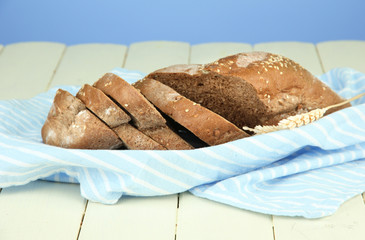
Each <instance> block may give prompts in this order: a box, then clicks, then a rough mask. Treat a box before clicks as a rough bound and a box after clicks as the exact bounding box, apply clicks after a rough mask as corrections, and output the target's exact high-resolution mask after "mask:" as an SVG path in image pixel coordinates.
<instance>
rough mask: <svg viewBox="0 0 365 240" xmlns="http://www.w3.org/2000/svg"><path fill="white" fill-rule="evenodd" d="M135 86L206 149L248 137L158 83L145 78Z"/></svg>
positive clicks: (222, 119) (212, 113) (220, 118)
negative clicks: (198, 139)
mask: <svg viewBox="0 0 365 240" xmlns="http://www.w3.org/2000/svg"><path fill="white" fill-rule="evenodd" d="M134 86H135V87H136V88H138V89H139V90H140V91H141V93H142V94H143V95H144V96H145V97H146V98H147V99H148V100H150V101H151V102H152V103H153V104H154V105H155V106H156V107H157V108H159V109H160V110H161V111H162V112H164V113H165V114H167V115H168V116H170V117H171V118H172V119H174V120H175V121H176V122H178V123H179V124H181V125H182V126H184V127H185V128H187V129H188V130H190V131H191V132H192V133H193V134H195V135H196V136H197V137H198V138H200V139H201V140H202V141H204V142H206V143H207V144H209V145H217V144H222V143H226V142H229V141H233V140H237V139H240V138H244V137H248V136H249V135H247V134H246V133H245V132H243V131H242V130H240V129H239V128H237V127H236V126H235V125H234V124H232V123H230V122H228V121H227V120H226V119H224V118H222V117H221V116H219V115H217V114H215V113H214V112H212V111H210V110H208V109H206V108H204V107H202V106H200V105H199V104H197V103H195V102H192V101H190V100H189V99H187V98H185V97H183V96H181V95H180V94H179V93H177V92H176V91H175V90H173V89H172V88H170V87H168V86H167V85H164V84H162V83H161V82H158V81H155V80H153V79H150V78H145V79H143V80H141V81H138V82H136V83H135V84H134Z"/></svg>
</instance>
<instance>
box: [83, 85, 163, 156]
mask: <svg viewBox="0 0 365 240" xmlns="http://www.w3.org/2000/svg"><path fill="white" fill-rule="evenodd" d="M76 97H77V98H79V99H80V100H81V101H83V102H84V104H85V105H86V107H87V108H88V109H90V110H91V111H92V112H93V113H94V114H95V115H96V116H97V117H99V118H100V119H101V120H103V121H104V122H105V123H106V124H107V125H108V126H109V127H110V128H111V129H112V130H114V131H115V133H116V134H117V135H118V136H119V138H120V139H121V140H122V141H123V143H124V145H125V147H127V148H128V149H134V150H147V149H150V150H153V149H159V150H164V149H166V148H165V147H163V146H162V145H161V144H159V143H157V142H156V141H154V140H152V139H151V138H150V137H148V136H146V135H145V134H144V133H142V132H141V131H139V130H137V129H136V128H134V127H133V126H132V125H130V124H129V122H130V120H131V117H130V116H129V115H128V114H127V113H125V112H124V110H123V109H122V108H120V107H119V106H118V105H117V104H116V103H114V102H113V101H112V100H111V99H110V98H109V97H108V96H106V95H105V94H104V93H103V92H102V91H101V90H99V89H97V88H94V87H92V86H90V85H88V84H85V85H84V86H83V87H82V88H81V89H80V90H79V91H78V93H77V94H76Z"/></svg>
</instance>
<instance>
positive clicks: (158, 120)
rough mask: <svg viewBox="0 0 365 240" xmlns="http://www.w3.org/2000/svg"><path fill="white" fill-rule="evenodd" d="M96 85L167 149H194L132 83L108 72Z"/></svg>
mask: <svg viewBox="0 0 365 240" xmlns="http://www.w3.org/2000/svg"><path fill="white" fill-rule="evenodd" d="M93 86H94V87H96V88H98V89H100V90H101V91H102V92H104V93H105V94H106V95H107V96H109V97H110V98H112V99H113V100H114V101H115V102H117V103H118V104H119V106H120V107H122V108H123V109H124V110H125V111H127V112H128V113H129V114H130V116H131V117H132V123H133V124H134V125H135V126H136V127H137V129H138V130H140V131H141V132H143V133H144V134H146V135H147V136H149V137H151V138H152V139H153V140H154V141H156V142H158V143H159V144H161V145H162V146H164V147H165V148H167V149H192V146H191V145H190V144H188V143H187V142H186V141H185V140H183V139H182V138H181V137H180V136H179V135H177V134H176V133H175V132H174V131H172V130H171V129H170V128H169V127H168V126H167V125H166V120H165V118H163V117H162V115H161V114H160V113H159V112H158V111H157V109H156V108H155V107H154V106H153V105H152V104H151V103H150V102H149V101H148V100H147V99H146V98H145V97H144V96H143V95H142V94H141V93H140V92H139V91H138V90H137V89H136V88H134V87H133V86H132V85H130V84H129V83H127V82H126V81H125V80H124V79H122V78H121V77H119V76H117V75H115V74H113V73H107V74H105V75H104V76H103V77H102V78H100V79H99V80H98V81H97V82H95V83H94V85H93Z"/></svg>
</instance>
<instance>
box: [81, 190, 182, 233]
mask: <svg viewBox="0 0 365 240" xmlns="http://www.w3.org/2000/svg"><path fill="white" fill-rule="evenodd" d="M175 221H176V195H173V196H164V197H149V198H131V197H124V198H122V199H121V200H119V202H118V203H117V204H116V205H103V204H98V203H91V202H90V203H89V204H88V208H87V211H86V215H85V218H84V222H83V226H82V229H81V232H80V237H79V240H88V239H108V240H109V239H110V240H112V239H121V238H122V239H159V240H164V239H166V240H173V239H174V237H175Z"/></svg>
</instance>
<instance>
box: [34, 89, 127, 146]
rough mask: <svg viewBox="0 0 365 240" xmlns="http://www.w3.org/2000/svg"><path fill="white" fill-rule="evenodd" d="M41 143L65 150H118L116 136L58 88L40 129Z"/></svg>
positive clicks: (69, 95) (80, 103) (119, 144)
mask: <svg viewBox="0 0 365 240" xmlns="http://www.w3.org/2000/svg"><path fill="white" fill-rule="evenodd" d="M41 134H42V139H43V142H44V143H46V144H49V145H54V146H59V147H64V148H79V149H117V148H120V147H122V145H123V143H122V141H121V140H120V139H119V138H118V136H117V135H116V134H115V133H114V131H112V130H111V129H110V128H109V127H108V126H107V125H105V124H104V123H103V122H102V121H100V119H98V118H97V117H95V116H94V115H93V114H92V113H91V112H90V111H89V110H87V109H86V107H85V105H84V104H83V103H82V102H81V101H80V100H79V99H77V98H76V97H74V96H73V95H71V94H70V93H69V92H67V91H64V90H62V89H59V90H58V91H57V93H56V95H55V98H54V101H53V105H52V107H51V109H50V111H49V113H48V116H47V119H46V121H45V123H44V125H43V127H42V131H41Z"/></svg>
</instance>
